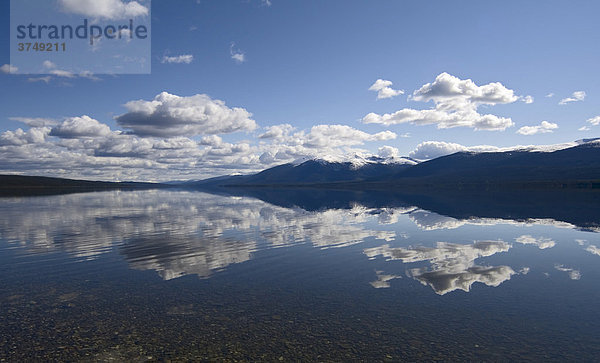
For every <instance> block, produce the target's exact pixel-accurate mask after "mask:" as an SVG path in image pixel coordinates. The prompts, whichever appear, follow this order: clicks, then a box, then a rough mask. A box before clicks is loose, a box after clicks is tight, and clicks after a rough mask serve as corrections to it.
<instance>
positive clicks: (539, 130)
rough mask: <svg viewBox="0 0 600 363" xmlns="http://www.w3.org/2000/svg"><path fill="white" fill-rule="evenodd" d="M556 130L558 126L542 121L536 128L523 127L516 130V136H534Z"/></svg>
mask: <svg viewBox="0 0 600 363" xmlns="http://www.w3.org/2000/svg"><path fill="white" fill-rule="evenodd" d="M557 128H558V125H557V124H555V123H552V122H548V121H542V123H540V124H539V125H538V126H523V127H521V128H520V129H518V130H517V134H521V135H526V136H531V135H535V134H546V133H551V132H553V131H554V130H556V129H557Z"/></svg>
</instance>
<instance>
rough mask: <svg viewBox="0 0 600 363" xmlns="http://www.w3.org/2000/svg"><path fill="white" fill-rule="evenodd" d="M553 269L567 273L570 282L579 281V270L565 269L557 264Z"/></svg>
mask: <svg viewBox="0 0 600 363" xmlns="http://www.w3.org/2000/svg"><path fill="white" fill-rule="evenodd" d="M554 268H555V269H557V270H558V271H563V272H566V273H568V274H569V278H570V279H571V280H579V279H581V272H580V271H579V270H575V269H573V268H570V267H565V266H564V265H559V264H556V265H554Z"/></svg>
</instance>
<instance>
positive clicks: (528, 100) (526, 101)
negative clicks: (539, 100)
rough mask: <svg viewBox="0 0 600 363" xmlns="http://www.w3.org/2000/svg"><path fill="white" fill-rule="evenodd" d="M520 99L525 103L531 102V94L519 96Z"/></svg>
mask: <svg viewBox="0 0 600 363" xmlns="http://www.w3.org/2000/svg"><path fill="white" fill-rule="evenodd" d="M521 101H523V102H525V103H527V104H530V103H533V96H529V95H527V96H521Z"/></svg>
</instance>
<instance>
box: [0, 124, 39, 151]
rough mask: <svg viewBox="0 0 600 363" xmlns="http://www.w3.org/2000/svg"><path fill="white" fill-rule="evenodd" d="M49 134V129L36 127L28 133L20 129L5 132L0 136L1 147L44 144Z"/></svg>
mask: <svg viewBox="0 0 600 363" xmlns="http://www.w3.org/2000/svg"><path fill="white" fill-rule="evenodd" d="M49 132H50V128H48V127H34V128H31V129H29V130H27V131H24V130H23V129H20V128H18V129H16V130H15V131H10V130H8V131H4V132H3V133H2V134H0V146H6V145H13V146H20V145H27V144H36V143H43V142H44V141H46V136H48V133H49Z"/></svg>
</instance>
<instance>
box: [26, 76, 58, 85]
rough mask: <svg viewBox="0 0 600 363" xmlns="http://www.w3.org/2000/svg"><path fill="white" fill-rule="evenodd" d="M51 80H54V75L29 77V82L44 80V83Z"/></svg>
mask: <svg viewBox="0 0 600 363" xmlns="http://www.w3.org/2000/svg"><path fill="white" fill-rule="evenodd" d="M51 80H52V77H50V76H45V77H32V78H27V82H44V83H49V82H50V81H51Z"/></svg>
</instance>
